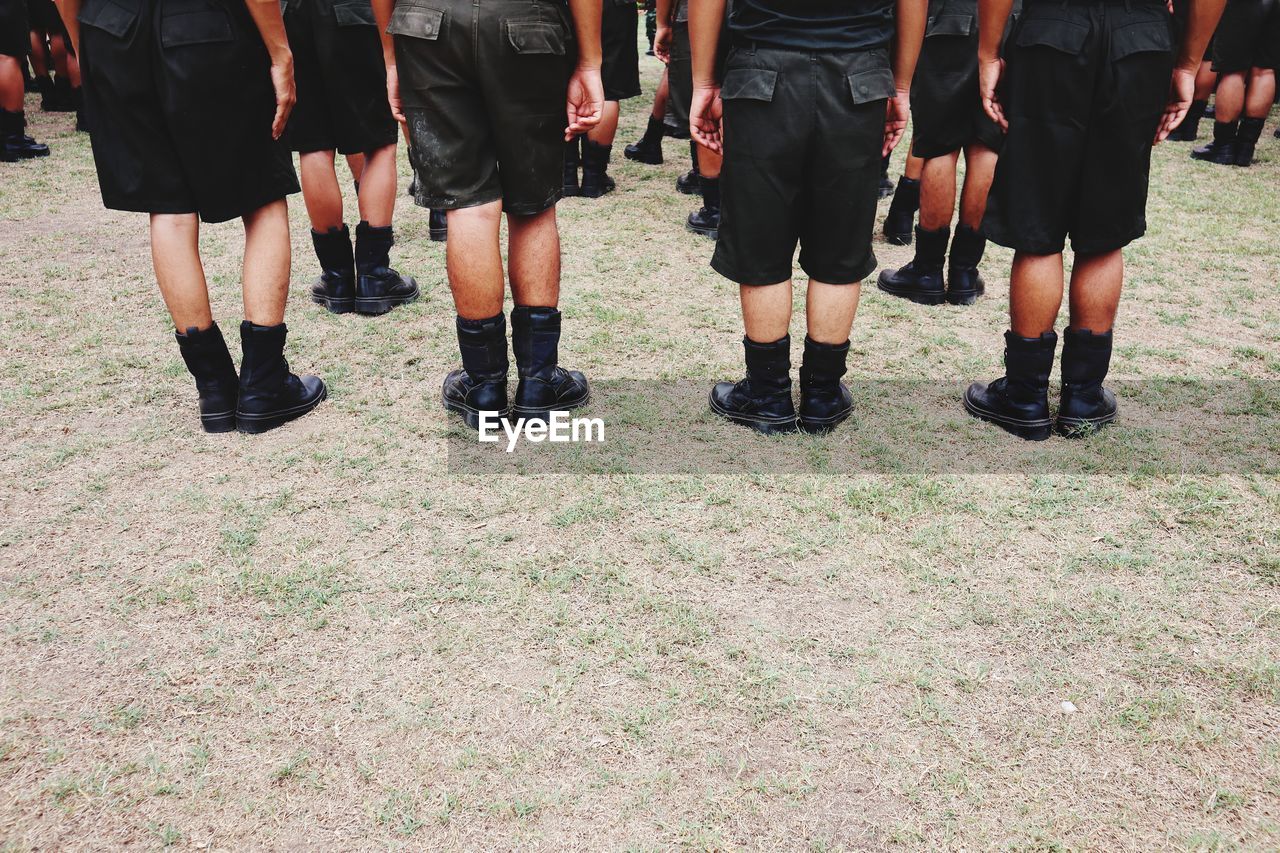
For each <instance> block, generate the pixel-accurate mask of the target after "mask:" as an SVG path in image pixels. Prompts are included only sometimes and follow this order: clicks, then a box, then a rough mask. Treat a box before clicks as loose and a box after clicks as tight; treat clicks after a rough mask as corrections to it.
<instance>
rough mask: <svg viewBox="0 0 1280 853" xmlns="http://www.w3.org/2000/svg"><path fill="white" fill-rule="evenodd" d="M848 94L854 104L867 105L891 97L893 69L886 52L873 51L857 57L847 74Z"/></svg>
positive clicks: (892, 92)
mask: <svg viewBox="0 0 1280 853" xmlns="http://www.w3.org/2000/svg"><path fill="white" fill-rule="evenodd" d="M849 94H850V95H852V96H853V102H854V103H855V104H869V103H871V102H872V101H884V100H888V99H889V98H892V97H893V94H894V85H893V69H892V68H890V67H889V53H888V51H883V50H879V51H873V52H869V53H863V54H861V55H860V56H858V58H857V61H856V62H855V63H854V65H853V72H852V73H851V74H849Z"/></svg>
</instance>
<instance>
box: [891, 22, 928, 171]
mask: <svg viewBox="0 0 1280 853" xmlns="http://www.w3.org/2000/svg"><path fill="white" fill-rule="evenodd" d="M894 17H895V19H896V21H897V34H896V37H895V38H894V42H893V88H894V96H893V100H891V101H889V104H888V107H887V108H886V112H885V121H884V149H883V150H882V152H881V154H882V155H887V154H888V153H889V152H890V151H892V150H893V149H894V147H895V146H896V145H897V144H898V143H899V142H900V141H901V140H902V134H903V133H904V132H905V131H906V129H907V119H909V118H910V117H911V78H912V77H914V76H915V73H916V61H917V60H918V59H919V58H920V47H921V45H923V44H924V27H925V21H926V20H927V19H928V17H929V2H928V0H897V3H896V6H895V13H894Z"/></svg>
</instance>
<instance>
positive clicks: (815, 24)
mask: <svg viewBox="0 0 1280 853" xmlns="http://www.w3.org/2000/svg"><path fill="white" fill-rule="evenodd" d="M893 11H894V0H731V11H730V12H729V32H730V33H732V34H733V37H734V40H735V41H738V42H756V43H758V44H761V45H765V46H768V47H781V48H788V49H791V50H869V49H872V48H878V47H886V46H888V44H889V42H890V41H892V40H893V33H894V22H893Z"/></svg>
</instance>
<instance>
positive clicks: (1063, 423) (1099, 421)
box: [1054, 412, 1117, 438]
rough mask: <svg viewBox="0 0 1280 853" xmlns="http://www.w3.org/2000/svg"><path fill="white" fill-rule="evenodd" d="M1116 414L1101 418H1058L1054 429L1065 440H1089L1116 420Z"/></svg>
mask: <svg viewBox="0 0 1280 853" xmlns="http://www.w3.org/2000/svg"><path fill="white" fill-rule="evenodd" d="M1116 414H1117V413H1116V412H1112V413H1111V414H1109V415H1104V416H1103V417H1100V418H1061V417H1060V418H1058V420H1057V421H1056V422H1055V423H1054V429H1055V430H1056V431H1057V433H1058V435H1060V436H1062V437H1063V438H1087V437H1089V436H1090V435H1093V434H1094V433H1095V432H1097V431H1099V430H1100V429H1102V428H1103V427H1104V426H1106V425H1107V424H1109V423H1112V422H1113V421H1114V420H1115V419H1116Z"/></svg>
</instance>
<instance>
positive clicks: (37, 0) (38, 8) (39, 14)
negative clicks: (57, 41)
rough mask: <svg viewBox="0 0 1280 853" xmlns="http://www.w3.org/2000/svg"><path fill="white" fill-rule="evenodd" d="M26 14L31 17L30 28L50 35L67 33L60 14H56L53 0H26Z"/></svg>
mask: <svg viewBox="0 0 1280 853" xmlns="http://www.w3.org/2000/svg"><path fill="white" fill-rule="evenodd" d="M27 14H28V16H29V17H30V18H31V29H33V30H35V31H36V32H39V33H44V34H46V35H50V36H58V35H61V36H65V35H66V34H67V28H66V27H65V26H63V24H62V16H61V15H60V14H58V4H57V3H54V2H53V0H28V4H27Z"/></svg>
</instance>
